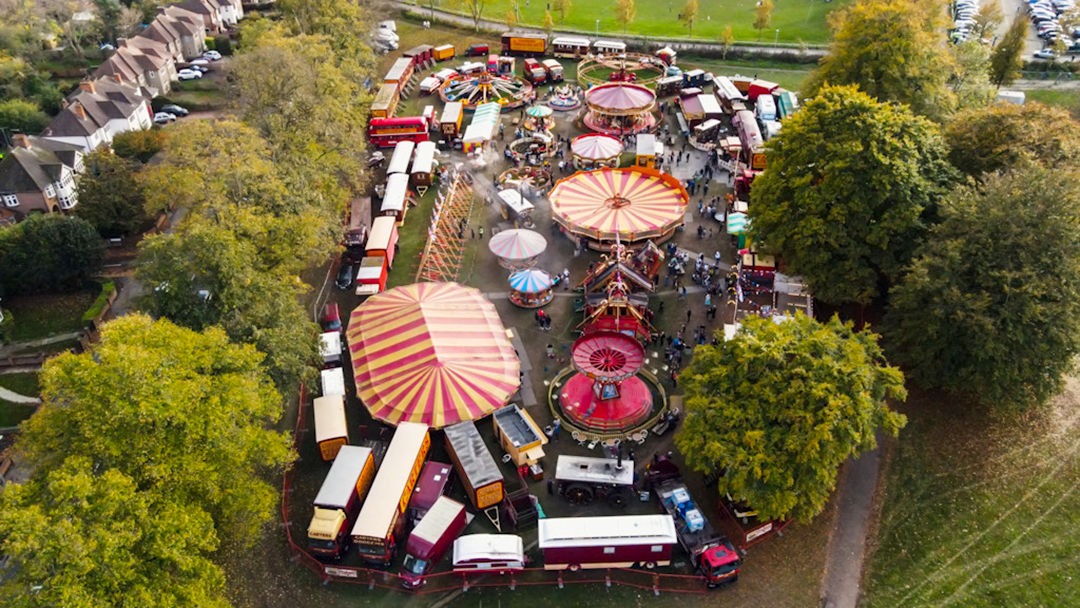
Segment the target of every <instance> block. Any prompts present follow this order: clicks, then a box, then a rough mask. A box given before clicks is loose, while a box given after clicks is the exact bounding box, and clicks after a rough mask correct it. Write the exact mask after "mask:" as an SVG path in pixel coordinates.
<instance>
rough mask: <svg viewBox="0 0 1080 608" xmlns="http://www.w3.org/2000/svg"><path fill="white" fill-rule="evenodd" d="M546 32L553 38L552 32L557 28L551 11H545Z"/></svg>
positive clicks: (544, 25) (544, 24)
mask: <svg viewBox="0 0 1080 608" xmlns="http://www.w3.org/2000/svg"><path fill="white" fill-rule="evenodd" d="M543 27H544V33H545V34H547V37H548V38H551V32H552V31H554V30H555V19H554V18H553V17H552V16H551V11H544V23H543Z"/></svg>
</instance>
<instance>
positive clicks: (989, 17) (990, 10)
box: [971, 0, 1005, 40]
mask: <svg viewBox="0 0 1080 608" xmlns="http://www.w3.org/2000/svg"><path fill="white" fill-rule="evenodd" d="M1004 20H1005V16H1004V15H1003V14H1002V13H1001V3H1000V2H999V0H988V1H987V2H983V3H982V4H981V5H980V6H979V10H978V11H977V12H976V13H975V26H974V27H973V28H971V33H972V34H973V35H974V37H975V38H976V39H980V40H981V39H983V38H993V36H994V32H996V31H997V28H998V26H999V25H1001V23H1002V21H1004Z"/></svg>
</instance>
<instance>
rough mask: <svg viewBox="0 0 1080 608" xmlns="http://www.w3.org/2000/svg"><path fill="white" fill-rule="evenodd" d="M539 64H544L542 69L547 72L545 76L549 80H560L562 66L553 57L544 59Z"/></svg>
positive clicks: (561, 77)
mask: <svg viewBox="0 0 1080 608" xmlns="http://www.w3.org/2000/svg"><path fill="white" fill-rule="evenodd" d="M540 65H542V66H544V71H546V72H547V77H548V80H549V81H551V82H562V80H563V67H562V64H561V63H559V62H558V61H556V60H554V59H545V60H543V61H542V62H540Z"/></svg>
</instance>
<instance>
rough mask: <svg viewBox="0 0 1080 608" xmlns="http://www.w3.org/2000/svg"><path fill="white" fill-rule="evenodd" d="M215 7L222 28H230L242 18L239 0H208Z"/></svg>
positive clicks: (242, 10) (242, 7)
mask: <svg viewBox="0 0 1080 608" xmlns="http://www.w3.org/2000/svg"><path fill="white" fill-rule="evenodd" d="M209 2H210V3H211V4H213V5H214V6H215V7H217V10H218V17H219V18H220V19H221V25H222V26H223V27H232V26H234V25H236V24H237V23H239V22H240V20H241V19H243V18H244V6H243V5H242V4H241V3H240V2H241V0H209Z"/></svg>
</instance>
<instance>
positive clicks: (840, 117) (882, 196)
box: [750, 86, 953, 303]
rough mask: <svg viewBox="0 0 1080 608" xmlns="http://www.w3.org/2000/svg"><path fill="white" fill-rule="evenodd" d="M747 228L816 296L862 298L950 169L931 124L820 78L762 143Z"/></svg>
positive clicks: (902, 255)
mask: <svg viewBox="0 0 1080 608" xmlns="http://www.w3.org/2000/svg"><path fill="white" fill-rule="evenodd" d="M767 154H768V169H766V170H765V172H764V173H763V174H762V175H760V176H759V177H758V178H757V179H756V180H755V181H754V187H753V188H752V189H751V192H750V196H751V200H752V202H753V203H752V204H751V205H750V215H751V217H752V220H753V221H752V224H751V234H752V236H753V238H754V240H755V242H758V243H759V246H761V247H763V248H764V249H766V250H768V251H771V252H774V253H778V254H780V255H781V256H782V257H783V259H784V261H785V262H786V263H787V264H788V267H789V268H790V269H791V271H792V272H794V273H797V274H800V275H802V276H803V278H805V279H806V281H807V282H808V283H809V285H810V287H811V289H812V290H813V293H814V295H815V297H817V298H819V299H821V300H823V301H826V302H831V303H842V302H859V303H867V302H869V301H870V300H872V299H873V298H874V297H875V296H876V295H877V292H878V286H879V283H880V281H881V280H882V278H888V277H893V276H895V275H896V274H897V273H898V272H899V271H900V270H901V269H902V268H903V267H904V265H905V264H907V262H908V261H909V260H910V257H911V253H912V251H913V250H914V249H915V247H916V245H917V244H918V242H919V241H920V240H921V238H922V237H923V235H924V233H925V228H926V222H925V219H926V218H925V216H926V215H927V214H928V213H929V212H932V209H933V207H934V206H935V205H936V203H937V201H938V200H939V199H940V197H941V196H942V195H943V194H944V193H945V191H946V188H947V186H948V185H949V184H950V182H951V180H952V177H953V171H952V169H951V168H950V167H949V165H948V162H947V161H946V158H945V157H946V147H945V143H944V141H943V139H942V137H941V135H940V133H939V131H938V129H937V127H936V126H935V125H934V124H933V123H931V122H929V121H928V120H926V119H924V118H921V117H918V116H915V115H913V114H912V113H911V112H910V111H909V110H908V109H907V108H904V107H902V106H898V105H895V104H889V103H881V102H878V101H875V100H874V99H871V98H870V97H869V96H868V95H866V94H864V93H861V92H859V91H858V90H856V89H855V88H854V87H831V86H830V87H825V88H824V89H822V90H821V91H820V92H818V94H817V95H816V96H815V97H814V98H813V99H811V100H810V101H808V102H806V103H805V104H804V105H803V109H802V110H801V111H800V112H799V113H797V114H795V115H794V116H792V117H791V118H789V119H788V121H787V122H786V123H785V125H784V129H783V130H782V131H781V132H780V134H779V135H778V136H777V137H776V138H775V139H773V140H772V141H771V142H769V144H768V147H767Z"/></svg>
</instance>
